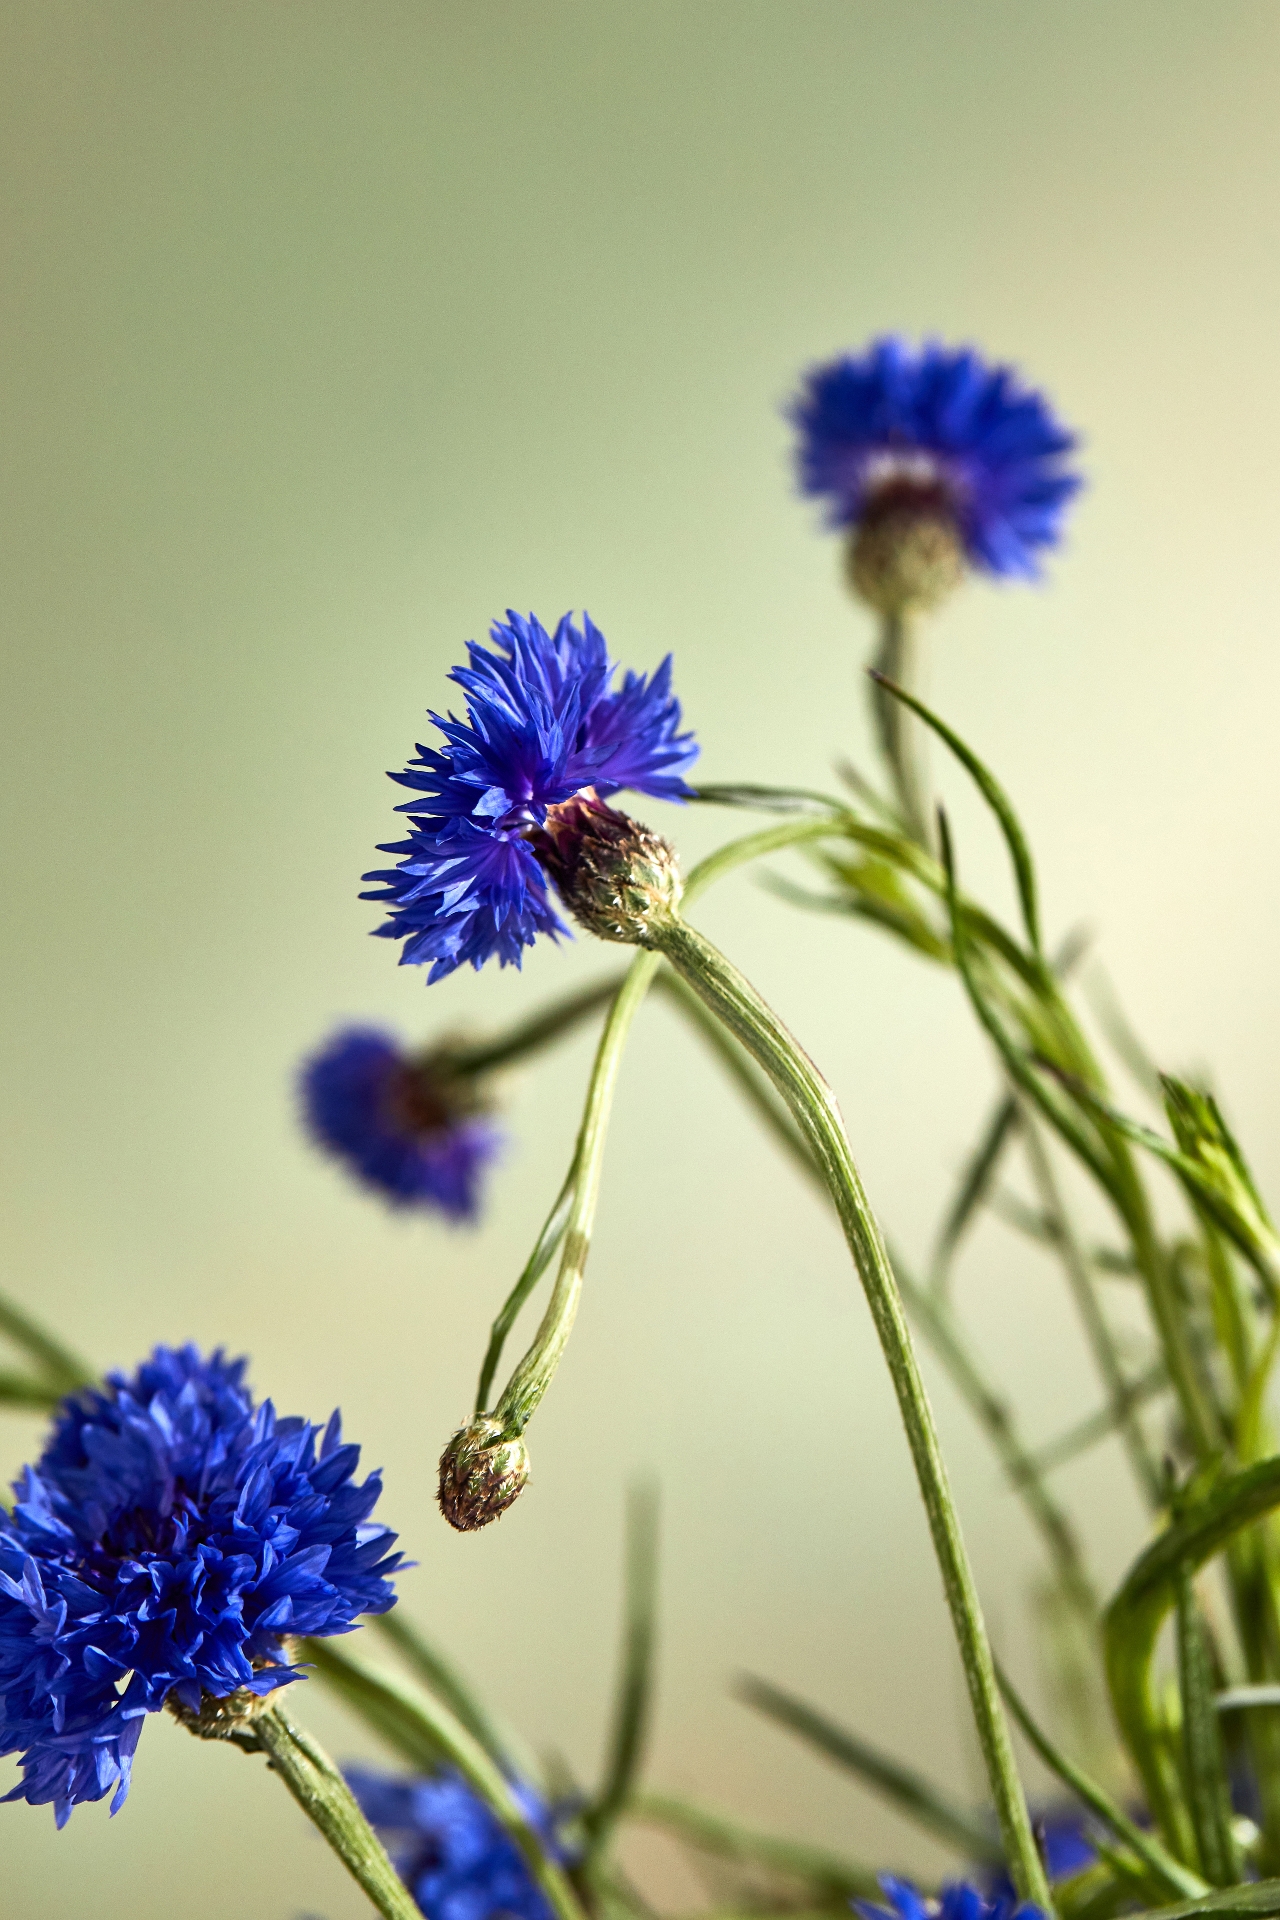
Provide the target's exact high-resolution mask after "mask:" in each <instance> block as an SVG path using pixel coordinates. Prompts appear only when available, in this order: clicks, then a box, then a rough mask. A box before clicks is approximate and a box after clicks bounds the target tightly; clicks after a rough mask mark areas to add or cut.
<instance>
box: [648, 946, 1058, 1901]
mask: <svg viewBox="0 0 1280 1920" xmlns="http://www.w3.org/2000/svg"><path fill="white" fill-rule="evenodd" d="M654 937H655V939H656V940H657V941H658V942H659V944H660V949H661V951H662V953H663V954H664V955H665V957H666V958H667V959H668V960H669V961H670V962H671V965H672V966H673V967H675V968H676V970H677V971H678V972H679V973H681V974H682V975H683V977H684V978H685V979H686V980H687V981H688V982H689V984H690V986H691V987H693V989H694V991H695V992H697V993H698V994H699V995H700V996H701V997H702V998H703V999H704V1000H705V1001H706V1003H707V1005H708V1006H709V1007H710V1008H711V1009H712V1011H713V1012H714V1013H715V1014H716V1015H717V1017H718V1018H719V1019H721V1020H723V1021H724V1023H725V1024H726V1026H728V1027H729V1028H730V1030H731V1031H732V1032H733V1033H735V1034H736V1035H737V1037H738V1039H739V1040H741V1042H742V1044H743V1045H744V1046H745V1047H746V1048H747V1049H748V1051H749V1052H750V1053H751V1054H752V1055H753V1057H754V1058H755V1059H756V1060H757V1061H758V1063H759V1065H760V1066H761V1067H762V1068H763V1069H764V1071H765V1073H766V1074H768V1076H769V1078H770V1080H771V1081H772V1082H773V1084H774V1086H775V1087H776V1088H777V1090H778V1092H779V1094H780V1095H781V1096H782V1098H783V1100H784V1101H785V1102H786V1104H787V1106H788V1107H789V1109H790V1111H791V1113H792V1115H793V1116H794V1118H795V1121H796V1124H797V1126H798V1127H799V1129H800V1131H801V1133H802V1134H803V1135H804V1138H805V1140H806V1142H807V1143H808V1145H809V1148H810V1150H811V1152H812V1153H813V1155H814V1158H815V1159H816V1160H817V1162H818V1164H819V1166H820V1167H821V1169H822V1173H823V1177H824V1179H825V1180H826V1183H827V1186H828V1189H829V1191H830V1193H831V1197H832V1199H833V1200H834V1202H835V1205H836V1210H837V1212H838V1213H839V1215H840V1221H841V1225H842V1226H843V1228H844V1232H845V1238H846V1240H847V1241H848V1243H849V1248H850V1251H851V1253H852V1255H853V1258H854V1263H855V1265H856V1267H857V1269H858V1273H859V1276H860V1278H861V1280H862V1284H863V1288H864V1291H865V1293H866V1296H867V1302H868V1305H869V1306H870V1309H871V1315H872V1319H873V1320H874V1322H875V1326H876V1331H877V1333H878V1335H879V1337H880V1344H881V1347H882V1349H883V1351H884V1355H885V1360H886V1362H887V1364H888V1368H889V1373H890V1377H891V1379H892V1381H893V1386H894V1390H895V1392H896V1394H897V1398H898V1405H899V1408H900V1410H901V1414H902V1419H903V1424H904V1426H905V1428H906V1432H907V1440H908V1444H909V1446H910V1449H911V1454H912V1458H913V1460H914V1463H915V1468H916V1475H917V1478H918V1480H919V1483H920V1491H921V1494H922V1496H923V1499H924V1506H925V1512H926V1515H927V1517H928V1521H929V1529H930V1533H931V1534H932V1537H933V1545H934V1551H935V1553H936V1555H937V1559H938V1564H939V1568H940V1570H941V1574H942V1582H943V1586H944V1588H945V1591H946V1597H947V1603H948V1605H949V1607H950V1609H951V1616H952V1621H953V1624H954V1627H955V1633H956V1639H957V1642H958V1644H959V1648H960V1656H961V1660H962V1662H963V1665H964V1671H965V1679H966V1681H967V1683H968V1687H969V1697H970V1701H971V1704H972V1708H973V1715H974V1721H975V1723H976V1727H977V1732H978V1739H979V1742H980V1744H981V1747H982V1752H983V1759H984V1761H985V1763H986V1768H987V1775H988V1779H989V1781H990V1784H991V1792H992V1797H993V1799H994V1801H995V1807H996V1813H997V1816H998V1819H999V1822H1000V1832H1001V1836H1002V1839H1003V1843H1004V1850H1005V1857H1006V1859H1007V1860H1008V1863H1009V1869H1010V1872H1011V1874H1012V1876H1013V1879H1014V1883H1015V1885H1016V1886H1017V1888H1018V1891H1019V1893H1020V1894H1021V1895H1022V1897H1023V1899H1024V1900H1031V1901H1034V1902H1035V1903H1036V1904H1037V1905H1038V1906H1042V1907H1044V1909H1045V1910H1046V1912H1047V1911H1049V1910H1050V1908H1051V1902H1050V1896H1049V1885H1048V1881H1047V1879H1046V1878H1045V1872H1044V1866H1043V1863H1042V1862H1041V1859H1040V1855H1039V1852H1038V1850H1037V1848H1036V1844H1035V1840H1034V1838H1033V1836H1032V1832H1031V1822H1030V1820H1029V1818H1028V1815H1027V1805H1026V1799H1025V1796H1024V1794H1023V1791H1022V1785H1021V1782H1020V1780H1019V1779H1018V1773H1017V1768H1016V1765H1015V1763H1014V1757H1013V1749H1012V1746H1011V1744H1010V1741H1009V1732H1008V1728H1007V1726H1006V1724H1005V1719H1004V1713H1003V1710H1002V1708H1001V1705H1000V1695H999V1689H998V1687H997V1685H996V1678H995V1669H994V1666H993V1663H992V1659H991V1649H990V1646H989V1644H988V1642H987V1635H986V1628H985V1626H984V1624H983V1619H982V1609H981V1606H980V1604H979V1600H978V1594H977V1588H976V1586H975V1584H974V1579H973V1572H972V1569H971V1567H970V1565H969V1558H968V1554H967V1553H966V1551H965V1546H964V1541H963V1538H962V1536H961V1532H960V1523H959V1519H958V1516H957V1514H956V1509H955V1502H954V1500H953V1499H952V1495H951V1490H950V1487H949V1485H948V1482H947V1472H946V1467H945V1465H944V1463H943V1459H942V1452H941V1448H940V1446H939V1443H938V1434H937V1429H936V1427H935V1425H934V1419H933V1412H932V1409H931V1408H930V1405H929V1401H928V1397H927V1395H926V1393H925V1389H924V1383H923V1381H922V1380H921V1378H920V1369H919V1366H918V1364H917V1361H916V1356H915V1350H914V1347H913V1346H912V1342H911V1335H910V1332H909V1330H908V1327H907V1322H906V1317H905V1315H904V1313H903V1309H902V1302H901V1299H900V1298H899V1295H898V1290H897V1287H896V1286H895V1284H894V1279H893V1272H892V1269H891V1267H890V1264H889V1257H888V1254H887V1252H886V1251H885V1246H884V1241H883V1239H882V1238H881V1235H880V1229H879V1227H878V1226H877V1224H876V1220H875V1217H874V1215H873V1214H872V1211H871V1207H870V1204H869V1202H868V1200H867V1197H866V1194H865V1192H864V1190H863V1186H862V1181H861V1179H860V1177H859V1175H858V1170H857V1167H856V1166H855V1164H854V1159H853V1153H852V1150H851V1149H850V1146H849V1140H848V1136H847V1134H846V1133H845V1129H844V1122H843V1120H842V1118H841V1115H840V1109H839V1107H838V1105H837V1103H836V1098H835V1095H834V1093H833V1092H832V1090H831V1088H830V1087H829V1086H828V1085H827V1082H826V1081H825V1080H824V1079H823V1077H822V1075H821V1074H820V1073H819V1072H818V1070H817V1068H816V1067H815V1066H814V1064H813V1062H812V1061H811V1060H810V1059H809V1057H808V1055H807V1054H806V1053H805V1052H804V1050H803V1049H802V1048H801V1047H800V1046H799V1045H797V1043H796V1041H795V1040H794V1039H793V1038H792V1036H791V1035H790V1034H789V1033H788V1032H787V1029H786V1028H785V1027H784V1026H783V1025H782V1023H781V1021H780V1020H779V1019H778V1018H777V1016H776V1015H775V1014H774V1013H773V1012H772V1010H771V1009H770V1008H769V1007H768V1006H767V1005H766V1004H765V1002H764V1001H763V1000H762V999H761V998H760V996H759V994H758V993H757V992H756V991H755V989H754V987H752V986H751V985H750V983H749V982H748V981H747V980H746V979H745V978H744V977H743V976H742V974H740V973H739V972H738V971H737V969H736V968H735V967H733V966H732V965H731V964H730V963H729V962H728V961H727V960H726V959H725V958H724V956H723V954H721V953H719V952H718V951H717V949H716V948H715V947H714V946H712V945H711V943H710V941H708V940H706V939H704V938H703V936H702V935H701V934H700V933H697V932H696V931H695V930H694V929H693V928H692V927H691V926H689V924H688V923H687V921H684V920H682V919H677V918H672V919H671V920H669V921H666V922H663V923H662V924H661V925H660V926H658V927H656V928H655V929H654Z"/></svg>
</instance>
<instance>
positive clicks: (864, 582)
mask: <svg viewBox="0 0 1280 1920" xmlns="http://www.w3.org/2000/svg"><path fill="white" fill-rule="evenodd" d="M964 566H965V560H964V546H963V543H962V541H961V538H960V531H959V528H958V527H957V525H956V521H955V516H954V514H953V513H952V511H951V509H950V507H949V505H948V503H947V501H946V499H945V497H944V496H943V495H942V494H941V493H940V492H939V491H938V490H937V489H936V488H931V487H917V486H909V485H891V486H886V487H885V488H884V489H883V490H882V491H881V492H880V493H879V494H878V495H876V496H873V498H872V500H871V501H870V503H869V504H868V507H867V511H866V513H865V515H864V517H863V518H862V519H861V520H860V521H859V522H858V523H857V525H856V526H854V527H851V528H850V531H849V540H848V544H847V546H846V548H845V576H846V578H847V579H848V582H849V585H850V586H851V587H852V588H853V591H854V592H855V593H856V594H857V595H858V596H859V598H860V599H862V600H865V601H866V602H867V603H868V605H870V606H872V607H875V608H876V609H877V610H878V611H879V612H881V613H907V612H917V611H923V610H924V609H925V608H927V607H932V606H936V605H937V603H938V601H939V600H943V599H945V598H946V596H947V594H949V593H950V592H952V591H953V589H954V588H956V587H958V586H959V584H960V582H961V580H962V579H963V577H964Z"/></svg>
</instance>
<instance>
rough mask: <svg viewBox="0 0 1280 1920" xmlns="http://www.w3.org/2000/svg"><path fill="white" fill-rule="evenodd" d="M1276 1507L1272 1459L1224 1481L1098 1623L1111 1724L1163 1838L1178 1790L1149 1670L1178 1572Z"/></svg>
mask: <svg viewBox="0 0 1280 1920" xmlns="http://www.w3.org/2000/svg"><path fill="white" fill-rule="evenodd" d="M1278 1505H1280V1455H1277V1456H1274V1457H1273V1458H1271V1459H1269V1460H1261V1461H1259V1462H1258V1464H1257V1465H1256V1466H1253V1467H1247V1468H1245V1470H1244V1471H1243V1472H1241V1473H1235V1474H1231V1475H1229V1476H1227V1477H1226V1478H1225V1479H1223V1480H1221V1481H1219V1482H1218V1484H1217V1485H1216V1486H1215V1487H1214V1488H1213V1489H1212V1491H1211V1492H1210V1493H1209V1494H1208V1495H1207V1496H1206V1497H1205V1498H1204V1499H1203V1500H1201V1501H1199V1502H1197V1503H1196V1504H1195V1505H1192V1506H1188V1507H1187V1509H1186V1510H1185V1512H1184V1513H1183V1514H1182V1516H1181V1518H1179V1519H1178V1520H1177V1521H1175V1522H1174V1523H1173V1524H1172V1525H1171V1526H1169V1527H1168V1528H1166V1530H1165V1531H1164V1533H1162V1534H1160V1535H1159V1537H1158V1538H1157V1539H1156V1540H1154V1541H1153V1542H1152V1544H1151V1545H1150V1546H1149V1547H1148V1548H1147V1550H1146V1552H1145V1553H1144V1554H1142V1555H1141V1557H1140V1558H1139V1559H1138V1560H1137V1561H1136V1562H1135V1564H1134V1566H1133V1567H1132V1568H1131V1569H1130V1571H1129V1574H1128V1576H1127V1577H1126V1579H1125V1581H1124V1584H1123V1585H1122V1586H1121V1588H1120V1590H1119V1592H1118V1593H1117V1594H1116V1596H1115V1598H1114V1599H1113V1600H1112V1602H1111V1604H1110V1606H1109V1607H1108V1608H1107V1611H1106V1614H1105V1616H1104V1646H1105V1652H1106V1662H1107V1680H1108V1684H1109V1686H1110V1689H1111V1699H1112V1704H1113V1706H1114V1708H1115V1714H1116V1719H1117V1721H1118V1722H1119V1725H1120V1729H1121V1732H1122V1733H1123V1735H1124V1737H1125V1741H1126V1744H1127V1745H1128V1747H1129V1751H1130V1753H1131V1754H1132V1755H1133V1758H1134V1761H1135V1762H1136V1764H1137V1767H1138V1770H1139V1772H1140V1774H1141V1775H1142V1779H1143V1782H1144V1785H1145V1786H1146V1790H1147V1795H1148V1798H1149V1800H1150V1802H1151V1808H1152V1812H1153V1813H1154V1814H1155V1815H1156V1818H1157V1819H1158V1820H1159V1821H1160V1823H1161V1825H1162V1826H1164V1827H1165V1828H1166V1831H1170V1832H1173V1833H1175V1834H1176V1833H1177V1832H1178V1831H1179V1828H1180V1826H1181V1825H1182V1823H1183V1818H1184V1815H1183V1809H1182V1800H1181V1782H1180V1780H1179V1779H1178V1776H1177V1770H1176V1769H1175V1768H1174V1767H1173V1765H1172V1761H1171V1757H1170V1755H1169V1753H1168V1751H1167V1747H1166V1745H1165V1742H1164V1740H1163V1737H1162V1719H1161V1714H1160V1710H1159V1707H1158V1704H1157V1702H1156V1699H1155V1697H1154V1693H1153V1690H1152V1681H1151V1664H1152V1658H1153V1655H1154V1652H1155V1644H1156V1638H1157V1635H1158V1634H1159V1631H1160V1627H1161V1624H1162V1623H1163V1621H1164V1620H1165V1618H1166V1616H1167V1615H1168V1613H1169V1611H1170V1609H1171V1608H1172V1606H1173V1604H1174V1601H1175V1598H1176V1594H1177V1582H1178V1579H1179V1576H1180V1573H1181V1570H1182V1568H1183V1567H1184V1566H1185V1567H1186V1568H1187V1570H1188V1571H1189V1572H1194V1571H1195V1570H1196V1569H1197V1568H1199V1567H1201V1566H1203V1565H1204V1563H1205V1562H1206V1561H1207V1560H1209V1559H1211V1558H1212V1557H1213V1555H1214V1554H1216V1553H1219V1552H1220V1551H1221V1550H1222V1548H1223V1547H1225V1546H1226V1545H1227V1543H1228V1541H1230V1540H1231V1539H1233V1538H1234V1536H1235V1535H1236V1534H1238V1533H1240V1532H1242V1531H1243V1530H1244V1528H1246V1527H1248V1526H1251V1525H1252V1524H1253V1523H1254V1522H1255V1521H1257V1520H1259V1519H1261V1518H1262V1516H1263V1515H1264V1514H1267V1513H1270V1512H1271V1511H1272V1509H1273V1508H1274V1507H1276V1506H1278Z"/></svg>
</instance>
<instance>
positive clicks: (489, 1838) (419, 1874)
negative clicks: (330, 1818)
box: [347, 1768, 571, 1920]
mask: <svg viewBox="0 0 1280 1920" xmlns="http://www.w3.org/2000/svg"><path fill="white" fill-rule="evenodd" d="M347 1783H348V1785H349V1786H350V1788H351V1790H352V1792H353V1793H354V1794H355V1796H356V1799H357V1800H358V1801H359V1802H360V1806H361V1808H362V1809H363V1812H364V1815H365V1818H366V1819H367V1820H368V1822H369V1824H370V1826H372V1827H374V1828H376V1829H377V1832H378V1835H379V1837H380V1838H381V1840H382V1842H383V1844H384V1845H385V1847H386V1849H387V1852H388V1853H389V1854H390V1856H391V1859H392V1861H393V1863H394V1865H395V1869H396V1872H397V1873H398V1874H399V1875H400V1877H401V1879H402V1880H403V1881H404V1883H405V1885H406V1886H407V1887H408V1889H409V1891H410V1892H411V1893H412V1895H413V1897H414V1899H415V1900H416V1901H417V1903H418V1905H419V1906H420V1907H421V1909H422V1911H423V1913H425V1914H426V1915H427V1920H498V1916H499V1915H505V1914H511V1915H514V1916H515V1920H554V1916H553V1913H552V1908H551V1904H550V1902H549V1901H548V1899H547V1897H546V1895H545V1894H544V1893H543V1891H542V1889H541V1888H540V1887H539V1885H538V1883H537V1881H536V1880H535V1879H534V1878H533V1875H532V1874H531V1873H530V1871H529V1868H528V1866H527V1865H526V1863H525V1859H524V1856H523V1854H522V1853H521V1852H520V1849H519V1848H518V1847H517V1846H516V1843H515V1841H514V1840H513V1839H512V1838H511V1836H510V1835H509V1834H508V1833H507V1831H506V1829H505V1827H503V1825H502V1824H501V1822H500V1821H499V1820H498V1818H497V1817H496V1815H495V1814H493V1813H491V1812H490V1810H489V1808H488V1807H487V1806H486V1805H485V1803H484V1802H483V1801H482V1800H480V1799H478V1798H477V1797H476V1795H475V1794H474V1793H473V1792H472V1790H471V1788H470V1787H469V1786H468V1785H467V1784H466V1782H465V1781H464V1780H463V1779H461V1778H460V1777H459V1775H457V1774H456V1773H442V1774H438V1775H436V1776H435V1777H434V1778H432V1779H424V1780H403V1779H395V1778H393V1777H391V1776H390V1775H387V1774H381V1773H375V1772H373V1771H372V1770H368V1769H365V1768H350V1769H348V1772H347ZM513 1791H514V1793H515V1796H516V1798H517V1800H518V1801H519V1802H520V1806H521V1809H522V1810H523V1812H524V1815H525V1818H526V1819H527V1820H528V1822H529V1824H530V1826H531V1827H532V1828H533V1829H534V1832H535V1833H536V1834H537V1835H538V1837H539V1839H540V1840H541V1841H542V1843H543V1846H544V1847H545V1849H546V1851H547V1853H548V1855H549V1856H550V1858H551V1859H552V1860H554V1861H557V1862H558V1863H559V1864H560V1865H562V1866H563V1865H565V1864H567V1863H568V1861H569V1859H570V1858H571V1853H570V1850H569V1848H568V1847H567V1846H566V1844H565V1841H564V1839H563V1837H562V1834H561V1831H560V1828H561V1823H562V1820H563V1817H564V1812H565V1810H564V1809H559V1808H549V1807H547V1806H545V1805H544V1804H543V1802H542V1800H541V1799H540V1798H539V1797H538V1795H537V1794H536V1793H535V1792H534V1791H533V1789H532V1788H531V1787H527V1786H524V1785H522V1784H519V1783H517V1784H516V1785H515V1787H514V1788H513Z"/></svg>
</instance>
